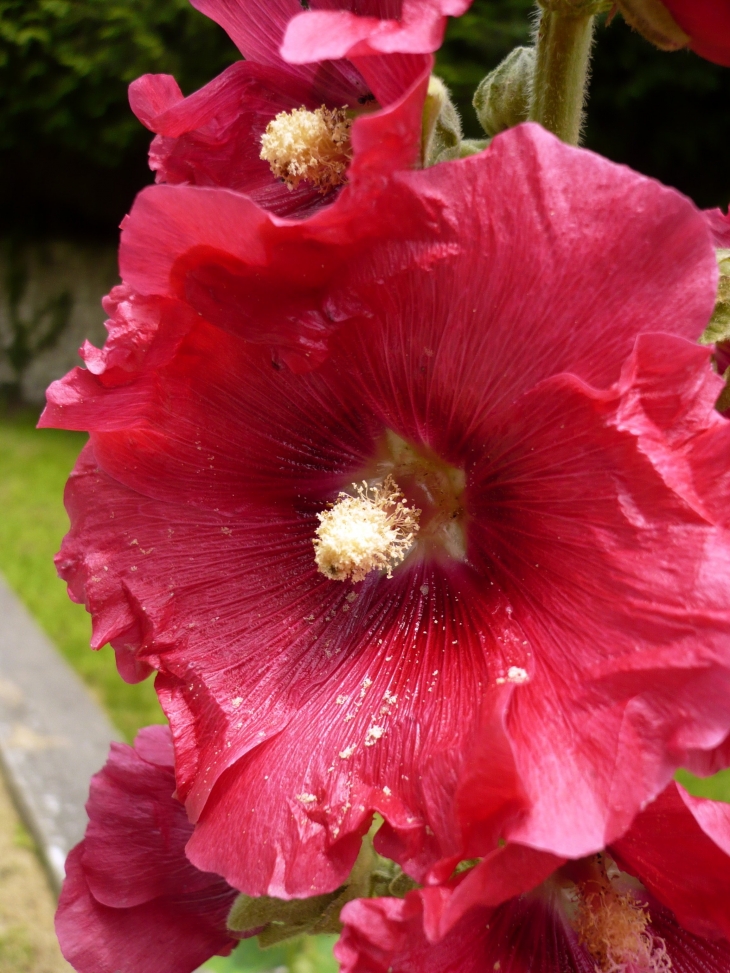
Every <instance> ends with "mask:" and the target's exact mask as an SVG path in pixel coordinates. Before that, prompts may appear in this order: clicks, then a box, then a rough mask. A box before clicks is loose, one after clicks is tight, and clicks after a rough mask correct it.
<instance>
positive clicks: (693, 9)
mask: <svg viewBox="0 0 730 973" xmlns="http://www.w3.org/2000/svg"><path fill="white" fill-rule="evenodd" d="M662 2H663V3H664V5H665V7H667V9H668V10H669V12H670V13H671V15H672V16H673V17H674V19H675V20H676V21H677V23H678V24H679V26H680V27H681V28H682V30H683V31H684V32H685V33H686V34H689V36H690V37H691V39H692V41H691V43H690V47H691V48H692V50H693V51H695V52H696V53H697V54H699V55H700V57H704V58H707V60H708V61H714V62H715V63H716V64H724V65H726V66H730V6H728V4H727V2H726V0H662Z"/></svg>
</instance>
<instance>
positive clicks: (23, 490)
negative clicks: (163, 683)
mask: <svg viewBox="0 0 730 973" xmlns="http://www.w3.org/2000/svg"><path fill="white" fill-rule="evenodd" d="M35 421H36V416H35V415H33V414H31V413H28V412H21V413H14V414H12V415H3V416H2V417H1V418H0V510H1V511H2V515H1V516H0V572H2V574H3V575H4V577H5V580H6V581H7V582H8V584H9V585H10V587H11V588H12V589H13V590H14V591H15V592H16V594H17V595H19V596H20V598H21V600H22V601H23V602H24V603H25V605H26V607H27V608H28V609H29V610H30V612H31V613H32V614H33V615H34V616H35V618H36V620H37V621H38V622H39V624H40V625H41V627H42V628H44V629H45V631H46V632H47V634H48V635H49V636H50V637H51V639H52V640H53V641H54V642H55V643H56V645H57V646H58V648H59V649H60V651H61V653H62V654H63V655H64V656H65V657H66V659H67V660H68V661H69V662H70V664H71V665H72V666H73V668H74V669H75V670H76V671H77V672H78V673H79V675H80V676H81V677H82V679H83V680H84V681H85V682H86V683H87V685H88V686H89V688H90V689H91V691H92V692H93V694H94V696H96V698H97V699H98V701H99V702H100V703H101V705H102V706H103V707H104V708H105V709H106V711H107V713H108V714H109V716H110V717H111V719H112V720H113V721H114V723H115V724H116V726H117V727H118V728H119V730H120V731H121V732H122V733H123V734H124V736H125V738H126V739H128V740H131V739H132V737H133V736H134V734H135V733H136V732H137V730H138V729H139V727H140V726H145V725H146V724H148V723H162V722H164V717H163V715H162V711H161V710H160V707H159V704H158V702H157V697H156V695H155V691H154V689H153V687H152V680H151V679H148V680H146V681H145V682H143V683H140V684H139V685H136V686H129V685H128V684H127V683H125V682H123V681H122V680H121V679H120V677H119V676H118V674H117V671H116V666H115V664H114V653H113V651H112V650H111V648H109V647H108V646H107V647H106V648H104V649H101V651H99V652H92V650H91V649H90V648H89V638H90V634H91V624H90V620H89V616H88V615H87V614H86V611H85V609H84V607H83V606H82V605H75V604H73V602H72V601H70V599H69V597H68V595H67V594H66V585H65V584H64V583H63V582H62V581H61V580H60V579H59V578H58V577H57V575H56V569H55V567H54V566H53V555H54V554H55V553H56V551H57V550H58V548H59V545H60V543H61V538H62V537H63V535H64V534H65V533H66V531H67V530H68V517H67V516H66V511H65V510H64V508H63V487H64V484H65V482H66V478H67V477H68V474H69V472H70V470H71V468H72V466H73V464H74V462H75V460H76V457H77V456H78V454H79V452H80V450H81V447H82V446H83V444H84V441H85V439H86V436H85V435H84V434H82V433H74V432H64V431H62V430H58V429H35Z"/></svg>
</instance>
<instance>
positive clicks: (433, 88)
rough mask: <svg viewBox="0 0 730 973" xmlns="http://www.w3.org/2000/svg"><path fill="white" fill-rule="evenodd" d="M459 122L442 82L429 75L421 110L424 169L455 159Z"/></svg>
mask: <svg viewBox="0 0 730 973" xmlns="http://www.w3.org/2000/svg"><path fill="white" fill-rule="evenodd" d="M461 137H462V131H461V119H460V118H459V113H458V111H457V110H456V108H455V106H454V103H453V102H452V100H451V96H450V94H449V89H448V88H447V87H446V85H445V84H444V83H443V81H442V80H441V78H437V77H436V76H435V75H431V77H430V79H429V82H428V93H427V95H426V101H425V104H424V106H423V128H422V136H421V146H422V150H421V151H422V161H423V167H424V169H425V168H427V167H428V166H432V165H435V164H436V163H437V162H446V161H447V160H448V159H458V157H459V147H460V145H461Z"/></svg>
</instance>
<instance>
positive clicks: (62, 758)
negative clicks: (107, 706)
mask: <svg viewBox="0 0 730 973" xmlns="http://www.w3.org/2000/svg"><path fill="white" fill-rule="evenodd" d="M119 739H120V734H119V733H118V732H117V731H116V730H115V729H114V727H113V726H112V724H111V723H110V722H109V720H108V718H107V716H106V714H105V713H104V712H103V710H102V709H101V707H100V706H99V705H98V703H96V701H95V700H94V699H93V698H92V696H91V694H90V693H89V691H88V689H87V688H86V686H85V685H84V684H83V682H82V681H81V679H80V678H79V677H78V676H77V675H76V673H75V672H74V671H73V670H72V669H71V668H70V666H69V665H68V663H67V662H66V661H65V660H64V659H63V658H62V657H61V655H60V653H59V652H58V650H57V649H56V648H55V647H54V645H53V644H52V642H51V641H50V640H49V638H48V637H47V636H46V635H45V634H44V633H43V632H42V631H41V630H40V628H39V627H38V625H37V624H36V622H35V621H34V620H33V618H31V616H30V615H29V613H28V611H27V609H26V608H25V607H24V606H23V605H22V604H21V602H20V601H19V600H18V598H17V596H16V595H15V594H14V593H13V592H12V591H11V590H10V588H8V586H7V584H6V583H5V582H4V581H3V579H2V578H0V769H1V770H2V772H3V775H4V776H5V778H6V780H7V784H8V788H9V790H10V792H11V795H12V797H13V800H14V801H15V803H16V805H17V808H18V811H19V813H20V815H21V817H22V819H23V821H24V823H25V825H26V827H27V828H28V830H29V831H30V832H31V834H32V835H33V838H34V839H35V841H36V843H37V845H38V849H39V852H40V854H41V857H42V859H43V862H44V864H45V866H46V869H47V871H48V875H49V878H50V881H51V885H52V886H53V888H54V890H55V891H56V892H58V891H59V890H60V887H61V884H62V882H63V878H64V863H65V860H66V855H67V854H68V853H69V851H70V850H71V848H73V846H74V845H75V844H77V842H79V841H80V840H81V838H82V837H83V834H84V831H85V829H86V822H87V816H86V810H85V807H84V805H85V803H86V799H87V797H88V793H89V779H90V778H91V775H92V774H94V773H96V771H97V770H99V769H100V768H101V767H102V766H103V764H104V762H105V760H106V757H107V754H108V752H109V745H110V743H111V742H112V740H119Z"/></svg>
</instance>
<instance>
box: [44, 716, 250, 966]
mask: <svg viewBox="0 0 730 973" xmlns="http://www.w3.org/2000/svg"><path fill="white" fill-rule="evenodd" d="M174 786H175V777H174V772H173V766H172V747H171V743H170V734H169V730H168V729H167V727H148V728H147V729H146V730H143V731H142V732H141V733H140V735H139V737H138V738H137V742H136V744H135V749H133V748H132V747H128V746H124V745H122V744H112V750H111V754H110V756H109V760H108V761H107V763H106V765H105V767H104V768H103V769H102V770H101V771H100V772H99V773H98V774H96V775H95V776H94V777H93V778H92V783H91V794H90V797H89V802H88V804H87V810H88V812H89V819H90V820H89V825H88V828H87V832H86V837H85V838H84V840H83V841H82V842H81V844H79V845H77V847H76V848H74V849H73V851H72V852H71V854H70V855H69V857H68V859H67V862H66V872H67V875H66V881H65V882H64V886H63V891H62V893H61V898H60V901H59V906H58V913H57V915H56V932H57V934H58V938H59V942H60V944H61V949H62V951H63V954H64V956H65V957H66V959H67V960H68V961H69V962H70V963H72V965H73V967H74V969H76V970H78V971H79V973H118V971H119V970H120V969H122V968H123V969H125V970H134V971H135V973H159V971H160V970H162V969H164V970H166V971H168V973H191V971H192V970H195V969H197V967H198V966H199V965H200V964H201V963H202V962H204V961H205V960H207V959H209V958H210V957H211V956H213V955H214V954H219V955H227V954H228V953H229V952H230V951H231V949H232V948H233V946H234V945H235V942H236V937H235V936H233V935H231V933H230V932H229V931H228V930H227V928H226V918H227V915H228V911H229V909H230V907H231V905H232V903H233V900H234V898H235V897H236V894H237V893H236V891H235V889H232V888H230V886H228V885H227V884H226V883H225V882H223V881H222V880H221V879H220V878H219V877H218V876H217V875H210V874H203V873H202V872H199V871H198V870H197V869H195V868H194V867H193V866H192V865H191V864H190V862H189V861H188V860H187V859H186V857H185V851H184V849H185V842H186V841H187V839H188V837H189V835H190V833H191V831H192V826H191V825H190V824H189V823H188V820H187V817H186V815H185V811H184V809H183V807H182V805H181V804H179V802H178V801H176V800H175V799H174V798H173V797H172V792H173V789H174Z"/></svg>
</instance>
